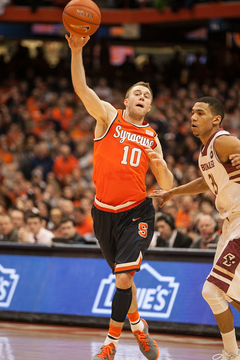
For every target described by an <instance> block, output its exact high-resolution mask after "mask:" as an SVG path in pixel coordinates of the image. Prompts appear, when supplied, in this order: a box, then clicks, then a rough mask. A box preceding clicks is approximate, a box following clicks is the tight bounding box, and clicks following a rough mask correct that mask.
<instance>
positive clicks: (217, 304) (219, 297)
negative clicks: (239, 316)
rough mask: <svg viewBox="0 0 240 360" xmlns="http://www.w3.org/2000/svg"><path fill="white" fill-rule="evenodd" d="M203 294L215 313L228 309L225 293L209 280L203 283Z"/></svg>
mask: <svg viewBox="0 0 240 360" xmlns="http://www.w3.org/2000/svg"><path fill="white" fill-rule="evenodd" d="M202 296H203V298H204V300H206V302H207V303H208V305H209V306H210V308H211V309H212V312H213V314H215V315H217V314H220V313H222V312H224V311H226V310H227V309H228V303H227V301H226V298H225V293H224V292H223V291H222V290H220V289H219V288H218V287H217V286H215V285H214V284H212V283H210V282H209V281H205V283H204V285H203V289H202Z"/></svg>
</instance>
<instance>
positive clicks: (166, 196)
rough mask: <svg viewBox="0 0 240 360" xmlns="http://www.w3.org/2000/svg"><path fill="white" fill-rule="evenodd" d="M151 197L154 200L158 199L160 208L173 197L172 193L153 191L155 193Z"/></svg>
mask: <svg viewBox="0 0 240 360" xmlns="http://www.w3.org/2000/svg"><path fill="white" fill-rule="evenodd" d="M149 196H150V197H152V198H158V203H159V206H160V207H162V206H163V205H164V204H165V203H166V202H168V201H169V200H171V198H172V197H173V195H172V194H171V192H170V191H165V190H153V192H152V193H151V194H150V195H149Z"/></svg>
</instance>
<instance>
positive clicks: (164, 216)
mask: <svg viewBox="0 0 240 360" xmlns="http://www.w3.org/2000/svg"><path fill="white" fill-rule="evenodd" d="M157 221H165V223H167V224H168V225H169V226H170V228H171V229H172V230H174V229H176V226H175V220H174V217H173V216H172V215H170V214H167V213H162V214H161V215H160V216H159V217H158V218H157V219H156V222H157Z"/></svg>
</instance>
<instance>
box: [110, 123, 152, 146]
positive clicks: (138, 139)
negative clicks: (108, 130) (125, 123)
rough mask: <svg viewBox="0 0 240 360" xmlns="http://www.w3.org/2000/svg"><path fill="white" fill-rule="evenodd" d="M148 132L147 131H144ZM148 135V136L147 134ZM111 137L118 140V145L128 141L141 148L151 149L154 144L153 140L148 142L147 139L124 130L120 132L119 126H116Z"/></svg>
mask: <svg viewBox="0 0 240 360" xmlns="http://www.w3.org/2000/svg"><path fill="white" fill-rule="evenodd" d="M146 131H148V130H146ZM149 135H150V134H149ZM113 136H114V137H115V138H116V139H117V138H120V139H121V140H120V143H121V144H122V143H124V141H125V140H126V139H127V140H128V141H132V142H135V143H137V144H140V145H142V146H147V147H151V146H152V145H153V144H154V141H153V140H151V141H150V140H149V139H148V138H146V137H144V136H141V135H136V134H132V133H131V132H129V131H126V130H122V127H121V125H118V126H116V132H115V133H114V134H113Z"/></svg>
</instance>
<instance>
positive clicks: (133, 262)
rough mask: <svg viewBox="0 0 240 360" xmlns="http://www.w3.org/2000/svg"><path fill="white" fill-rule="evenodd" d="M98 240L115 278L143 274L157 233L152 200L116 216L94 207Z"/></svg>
mask: <svg viewBox="0 0 240 360" xmlns="http://www.w3.org/2000/svg"><path fill="white" fill-rule="evenodd" d="M92 217H93V224H94V232H95V236H96V238H97V239H98V242H99V245H100V248H101V250H102V253H103V256H104V257H105V259H106V261H107V262H108V264H109V266H110V267H111V268H112V271H113V273H114V274H117V273H123V272H132V271H139V270H140V265H141V262H142V258H143V256H144V254H145V252H146V250H147V249H148V247H149V245H150V243H151V240H152V237H153V233H154V218H155V210H154V207H153V205H152V199H151V198H146V200H144V201H143V202H142V203H141V204H139V205H138V206H136V207H134V208H132V209H130V210H126V211H123V212H118V213H113V212H107V211H102V210H99V209H97V208H96V207H95V206H94V205H93V207H92Z"/></svg>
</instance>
